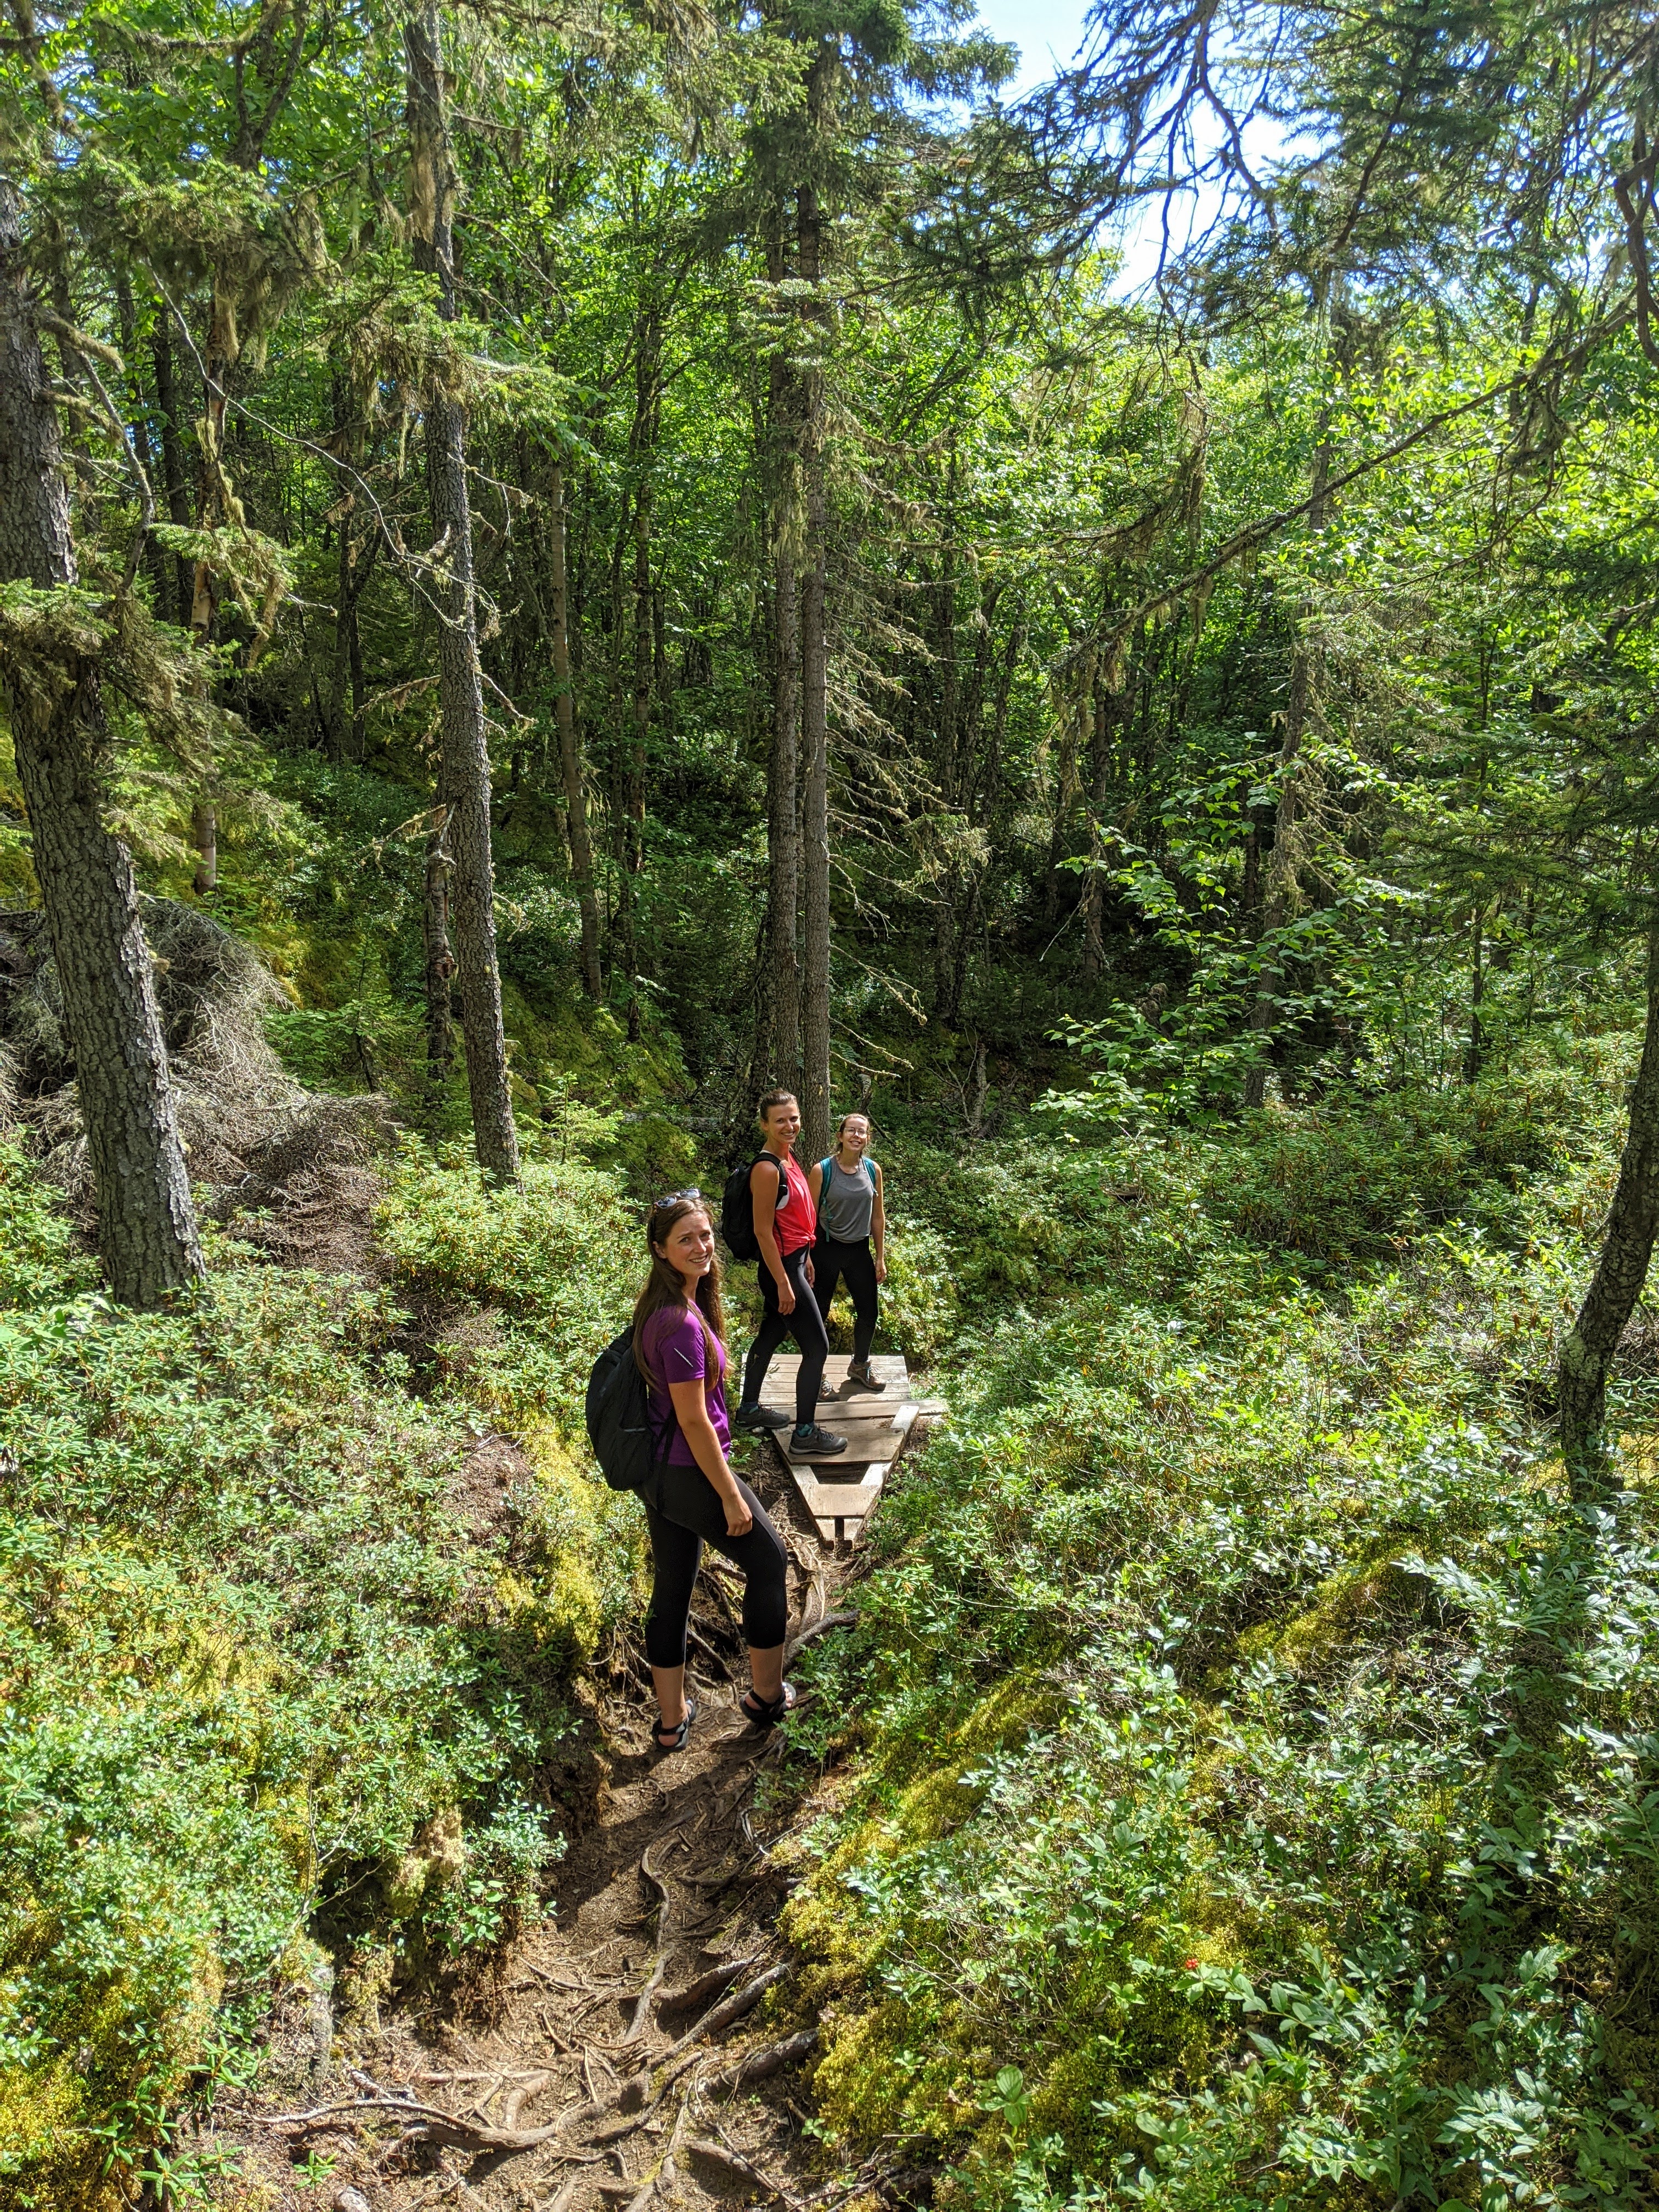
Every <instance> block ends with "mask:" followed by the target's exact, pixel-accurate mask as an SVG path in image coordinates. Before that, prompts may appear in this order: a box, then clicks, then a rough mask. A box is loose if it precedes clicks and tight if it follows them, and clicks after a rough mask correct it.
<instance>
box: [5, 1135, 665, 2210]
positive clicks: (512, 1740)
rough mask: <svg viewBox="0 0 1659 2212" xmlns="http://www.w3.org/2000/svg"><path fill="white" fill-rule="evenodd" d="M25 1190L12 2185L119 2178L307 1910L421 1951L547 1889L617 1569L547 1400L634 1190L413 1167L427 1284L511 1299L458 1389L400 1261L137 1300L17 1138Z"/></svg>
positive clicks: (9, 2134) (236, 2049) (565, 1394)
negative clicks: (507, 1334)
mask: <svg viewBox="0 0 1659 2212" xmlns="http://www.w3.org/2000/svg"><path fill="white" fill-rule="evenodd" d="M0 1188H3V1193H4V1200H5V1203H4V1204H3V1206H0V1295H3V1297H4V1299H5V1310H3V1311H0V1437H3V1439H4V1452H5V1463H6V1474H7V1479H6V1484H5V1495H4V1506H3V1512H0V1596H3V1603H0V1681H3V1682H4V1684H5V1705H4V1713H3V1723H0V2176H3V2177H6V2178H5V2179H3V2180H0V2196H3V2197H4V2199H5V2201H6V2202H7V2203H15V2204H18V2205H20V2206H23V2205H27V2204H31V2203H39V2204H41V2205H51V2206H52V2207H54V2208H57V2207H63V2206H69V2205H72V2204H77V2203H82V2202H84V2203H88V2204H89V2205H90V2204H93V2203H104V2202H105V2201H106V2196H107V2201H109V2202H111V2203H113V2202H115V2201H117V2197H118V2195H119V2194H120V2192H122V2191H125V2192H126V2193H127V2194H128V2195H130V2194H131V2187H132V2185H133V2183H134V2180H135V2179H136V2178H137V2176H138V2175H140V2174H142V2173H143V2172H145V2171H146V2170H148V2168H149V2163H150V2161H151V2160H153V2159H154V2158H155V2155H156V2146H157V2144H158V2143H159V2142H160V2140H161V2129H162V2125H163V2122H164V2119H165V2117H166V2115H167V2111H168V2109H169V2107H170V2106H173V2104H174V2103H176V2101H177V2100H178V2099H179V2097H180V2096H181V2094H183V2093H184V2092H185V2087H186V2085H187V2083H194V2084H195V2085H196V2086H197V2087H200V2086H201V2085H202V2084H203V2083H204V2081H205V2082H209V2083H210V2081H211V2080H212V2078H213V2077H214V2075H215V2072H216V2069H219V2068H221V2067H223V2066H230V2067H233V2068H237V2069H241V2068H244V2067H245V2065H246V2051H247V2050H248V2048H249V2047H250V2045H249V2039H250V2037H251V2036H252V2033H253V2031H254V2029H255V2027H257V2024H258V2021H260V2019H261V2018H262V2016H263V2015H264V2013H265V2012H266V2011H267V2010H268V2008H269V2007H270V2002H271V2001H272V1998H273V1996H274V1995H275V1994H276V1992H277V1991H279V1990H281V1988H282V1987H283V1985H284V1984H285V1983H286V1982H287V1981H289V1980H293V1979H299V1978H303V1977H305V1976H306V1975H307V1974H308V1973H309V1972H312V1971H313V1966H314V1961H315V1958H316V1955H317V1954H316V1952H315V1947H314V1945H313V1942H311V1940H310V1938H311V1932H312V1931H313V1929H318V1928H322V1929H325V1930H326V1932H327V1933H328V1934H329V1936H331V1939H332V1941H333V1942H335V1943H336V1945H337V1946H344V1945H345V1944H347V1943H349V1942H357V1943H359V1944H365V1943H366V1944H369V1945H380V1946H383V1947H385V1946H389V1947H391V1948H392V1952H393V1953H394V1954H396V1956H397V1957H398V1959H400V1960H402V1961H403V1964H404V1969H405V1970H406V1971H415V1970H416V1969H418V1970H419V1971H422V1972H434V1971H437V1970H438V1969H440V1968H441V1966H442V1965H443V1962H444V1961H445V1960H448V1959H452V1958H453V1957H455V1956H456V1955H458V1954H460V1953H462V1952H465V1950H467V1949H468V1948H476V1947H477V1946H479V1945H484V1944H489V1943H490V1942H494V1941H495V1940H496V1939H497V1938H498V1937H499V1936H500V1935H501V1931H502V1929H503V1928H504V1926H505V1925H506V1924H507V1921H508V1919H509V1917H510V1916H512V1915H513V1914H514V1913H516V1912H520V1911H527V1910H528V1911H533V1910H534V1909H535V1891H536V1882H535V1877H536V1874H537V1870H538V1868H539V1867H540V1866H541V1865H543V1864H544V1863H545V1862H546V1861H547V1859H548V1858H549V1857H550V1856H551V1855H552V1854H554V1853H556V1851H557V1850H558V1849H559V1848H560V1844H559V1838H558V1835H557V1833H556V1829H555V1827H554V1826H553V1825H552V1823H551V1820H550V1812H549V1804H548V1796H547V1790H546V1787H545V1784H544V1771H545V1768H546V1765H547V1761H548V1759H549V1758H550V1755H551V1754H552V1753H554V1751H555V1749H556V1747H557V1745H558V1744H559V1743H560V1741H562V1738H563V1737H564V1736H565V1735H567V1734H568V1731H569V1730H570V1729H571V1728H572V1726H573V1724H574V1712H573V1709H572V1707H571V1705H570V1704H569V1701H568V1695H567V1686H568V1680H569V1677H570V1674H571V1672H572V1669H573V1668H574V1667H576V1666H578V1665H580V1663H581V1662H582V1661H583V1660H584V1659H585V1658H586V1656H587V1655H588V1654H589V1653H590V1652H591V1651H592V1648H593V1644H594V1642H595V1639H596V1638H597V1637H598V1636H599V1633H600V1632H601V1631H602V1629H603V1627H604V1626H605V1623H606V1622H607V1621H608V1620H610V1619H611V1618H612V1617H614V1615H615V1613H617V1609H618V1607H620V1606H621V1605H622V1604H623V1603H624V1602H626V1601H627V1600H628V1597H629V1576H630V1573H631V1565H632V1559H631V1553H630V1550H629V1547H628V1545H627V1544H626V1543H623V1542H619V1541H617V1539H616V1537H615V1535H614V1534H613V1532H612V1529H611V1522H610V1516H611V1514H612V1511H613V1508H612V1505H611V1497H610V1493H609V1492H607V1491H606V1490H605V1488H604V1486H603V1485H601V1484H599V1483H597V1482H596V1481H595V1480H592V1478H591V1477H590V1476H589V1475H588V1474H586V1473H585V1472H584V1471H583V1468H582V1467H581V1466H580V1464H579V1463H578V1462H575V1461H574V1460H573V1459H572V1458H571V1457H570V1455H569V1453H568V1450H567V1449H566V1446H565V1443H564V1442H563V1438H562V1433H561V1431H560V1429H559V1427H558V1425H557V1420H556V1418H555V1417H554V1416H555V1413H557V1414H561V1415H568V1412H569V1410H570V1401H571V1394H572V1390H573V1389H574V1376H575V1371H576V1369H577V1367H578V1365H579V1364H580V1358H581V1349H580V1345H581V1340H582V1337H583V1332H584V1330H586V1334H587V1335H588V1336H593V1335H598V1334H606V1333H608V1332H609V1330H610V1329H611V1328H612V1327H613V1326H614V1316H612V1315H611V1313H609V1312H607V1311H605V1310H604V1301H605V1297H606V1295H607V1289H606V1285H607V1284H609V1283H611V1281H612V1279H613V1278H612V1277H611V1275H608V1274H605V1273H604V1272H603V1271H602V1270H599V1266H598V1260H597V1257H596V1256H593V1255H599V1254H602V1253H603V1252H605V1250H607V1249H609V1238H610V1235H611V1226H612V1218H613V1216H612V1207H613V1202H614V1200H613V1193H612V1190H611V1185H610V1184H609V1182H607V1181H606V1179H605V1177H603V1176H599V1175H598V1174H597V1173H595V1172H594V1171H592V1170H582V1171H580V1174H577V1175H574V1176H572V1177H570V1178H567V1179H566V1180H565V1181H563V1182H558V1180H557V1179H556V1177H554V1176H552V1175H551V1173H550V1172H549V1173H547V1174H538V1173H537V1172H534V1171H532V1177H531V1189H530V1193H529V1194H527V1195H526V1198H525V1199H524V1200H490V1199H486V1198H485V1197H484V1196H483V1194H481V1193H480V1192H479V1191H478V1189H477V1183H476V1180H475V1179H474V1178H471V1177H469V1176H466V1175H465V1174H464V1173H463V1172H462V1171H460V1170H438V1171H435V1172H431V1171H424V1179H423V1171H422V1170H421V1169H419V1168H418V1167H417V1165H416V1163H415V1162H414V1161H413V1160H412V1159H411V1160H410V1163H408V1164H407V1165H406V1167H405V1168H404V1170H401V1171H400V1173H399V1176H398V1178H396V1179H395V1180H394V1188H393V1192H392V1197H391V1200H390V1201H389V1213H390V1220H391V1233H392V1237H393V1240H394V1243H395V1244H396V1246H397V1249H398V1251H399V1254H400V1255H401V1261H402V1265H403V1267H404V1274H405V1281H406V1283H407V1284H409V1285H413V1284H414V1283H415V1282H416V1279H417V1278H418V1279H419V1280H420V1281H422V1282H423V1283H425V1284H427V1285H435V1284H438V1283H441V1284H442V1285H443V1286H444V1288H445V1291H446V1293H447V1295H448V1296H450V1297H452V1299H453V1301H455V1302H456V1304H458V1305H459V1303H460V1302H462V1301H471V1302H473V1307H472V1310H474V1311H475V1313H476V1300H477V1298H478V1297H480V1296H485V1295H488V1294H489V1291H491V1290H492V1288H493V1286H494V1281H495V1270H496V1269H497V1267H499V1268H500V1270H501V1274H502V1277H503V1279H504V1280H505V1282H506V1284H507V1290H508V1292H509V1294H510V1295H511V1297H513V1300H514V1302H515V1308H516V1310H517V1312H518V1313H519V1314H520V1315H521V1316H524V1317H525V1346H524V1347H522V1348H523V1350H524V1357H523V1358H522V1360H520V1361H519V1362H518V1363H516V1364H515V1363H514V1361H513V1358H512V1356H511V1355H512V1352H513V1346H512V1345H508V1346H506V1347H502V1346H496V1347H495V1348H494V1350H492V1351H490V1352H489V1356H488V1357H486V1358H482V1360H481V1362H480V1363H479V1364H478V1365H477V1368H476V1370H468V1371H466V1372H465V1373H462V1374H460V1375H459V1376H455V1377H447V1376H442V1375H439V1376H434V1374H433V1373H431V1372H430V1371H426V1372H422V1371H418V1362H416V1361H415V1360H414V1359H412V1358H411V1352H410V1346H411V1342H412V1339H411V1335H410V1325H409V1321H408V1316H407V1315H406V1313H405V1312H404V1310H402V1308H401V1307H400V1304H399V1301H400V1298H401V1297H403V1296H404V1291H403V1290H402V1289H401V1288H400V1287H398V1286H393V1287H389V1288H386V1289H380V1290H368V1289H365V1288H364V1287H362V1285H357V1284H355V1283H352V1282H349V1281H343V1280H338V1281H329V1280H325V1279H321V1278H319V1277H315V1276H307V1275H305V1274H301V1273H294V1272H284V1271H279V1270H276V1269H273V1268H270V1267H260V1266H257V1265H254V1264H252V1262H251V1260H250V1259H249V1258H248V1257H247V1256H246V1255H244V1254H243V1253H241V1252H240V1250H239V1248H237V1247H236V1246H235V1245H234V1244H230V1243H224V1242H223V1241H219V1242H218V1243H216V1244H215V1246H214V1248H213V1249H212V1251H211V1255H210V1256H211V1261H212V1272H211V1280H210V1286H209V1289H208V1291H206V1292H205V1293H204V1295H203V1296H202V1297H200V1298H199V1299H198V1300H197V1301H196V1302H194V1303H193V1304H190V1305H188V1306H185V1307H183V1308H181V1309H180V1310H178V1311H176V1312H173V1313H170V1314H166V1315H135V1314H131V1313H127V1312H124V1311H120V1310H116V1309H114V1308H112V1307H111V1306H110V1305H109V1304H107V1303H106V1301H105V1300H104V1299H103V1298H102V1297H100V1295H98V1294H97V1293H96V1292H95V1291H93V1290H92V1289H90V1287H89V1270H88V1266H87V1263H86V1262H85V1261H83V1260H81V1259H79V1258H77V1257H76V1256H75V1255H74V1254H73V1253H72V1251H71V1249H70V1244H69V1240H68V1238H67V1236H66V1234H65V1232H64V1229H63V1227H62V1225H61V1224H60V1223H59V1221H58V1218H57V1217H56V1216H55V1214H54V1213H53V1212H52V1207H51V1206H50V1205H49V1204H48V1203H47V1202H46V1194H45V1193H44V1192H43V1191H42V1190H41V1188H40V1186H39V1185H38V1183H37V1182H35V1181H34V1180H33V1177H32V1176H31V1173H30V1171H29V1170H28V1168H27V1165H26V1164H25V1163H24V1162H23V1160H22V1159H21V1156H20V1155H19V1154H18V1152H16V1150H15V1148H10V1149H7V1150H4V1151H3V1152H0ZM585 1240H586V1241H585ZM590 1247H591V1253H590ZM579 1251H580V1253H583V1254H589V1255H590V1257H593V1271H592V1272H591V1273H590V1274H589V1276H588V1277H586V1278H584V1277H583V1276H582V1275H581V1274H580V1273H578V1274H577V1275H575V1276H572V1275H571V1274H570V1273H568V1263H569V1262H570V1261H571V1260H572V1258H573V1255H577V1254H578V1252H579ZM582 1266H583V1267H584V1268H586V1267H587V1266H588V1261H587V1260H586V1259H584V1260H583V1262H582ZM515 1271H516V1272H515ZM532 1316H534V1317H536V1318H537V1319H538V1321H539V1322H542V1323H543V1324H545V1325H547V1326H548V1327H550V1328H555V1322H556V1328H555V1334H554V1340H552V1341H551V1342H550V1344H549V1345H547V1346H538V1345H537V1344H535V1343H534V1342H533V1341H532V1340H533V1338H534V1335H535V1330H534V1329H533V1328H532V1327H531V1326H530V1325H529V1324H530V1317H532ZM517 1325H518V1324H517V1323H516V1322H515V1327H516V1326H517ZM515 1342H516V1340H515ZM492 1363H494V1364H492ZM416 1384H418V1385H419V1386H420V1387H419V1389H418V1390H417V1389H416V1388H414V1387H413V1386H414V1385H416ZM481 1406H488V1407H497V1406H499V1407H501V1409H502V1412H503V1414H504V1415H510V1416H511V1419H510V1420H509V1419H505V1418H504V1419H502V1420H501V1421H498V1422H496V1423H495V1425H496V1426H498V1427H500V1426H505V1427H507V1428H509V1429H510V1430H512V1431H515V1432H517V1433H519V1434H520V1435H521V1436H522V1438H523V1442H524V1446H525V1449H524V1450H523V1451H522V1452H521V1453H517V1454H515V1453H513V1451H512V1450H511V1449H508V1448H506V1447H503V1446H501V1445H499V1444H493V1445H492V1444H490V1443H489V1439H488V1434H487V1427H486V1424H485V1422H484V1421H483V1420H481V1419H480V1418H479V1414H478V1411H477V1408H478V1407H481ZM481 1485H482V1486H483V1493H481Z"/></svg>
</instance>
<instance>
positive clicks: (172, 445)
mask: <svg viewBox="0 0 1659 2212" xmlns="http://www.w3.org/2000/svg"><path fill="white" fill-rule="evenodd" d="M171 313H172V309H171V308H170V307H168V306H167V302H166V301H162V302H161V307H160V308H159V309H158V311H157V313H156V317H155V335H154V337H152V338H151V340H150V359H151V361H152V362H153V363H154V364H155V404H156V407H157V410H158V411H159V412H160V414H161V476H162V480H163V482H164V483H165V484H166V486H167V520H168V521H169V522H171V523H173V525H174V526H175V527H176V528H178V529H179V530H187V529H188V528H189V527H190V493H189V491H188V489H186V487H185V447H184V440H183V438H182V436H181V435H180V433H179V422H181V420H182V419H183V418H182V416H181V415H180V412H179V385H178V380H177V378H176V377H175V376H174V374H173V334H172V330H171V327H170V325H169V322H168V317H169V316H170V314H171ZM190 595H191V580H190V563H189V562H188V561H186V560H185V556H184V555H183V554H182V553H176V554H174V555H173V595H172V597H173V619H174V621H176V622H177V623H179V627H180V628H181V629H182V628H183V627H184V626H185V624H186V623H188V621H189V619H190Z"/></svg>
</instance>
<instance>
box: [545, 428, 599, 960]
mask: <svg viewBox="0 0 1659 2212" xmlns="http://www.w3.org/2000/svg"><path fill="white" fill-rule="evenodd" d="M547 496H548V567H549V584H548V628H549V630H550V634H551V641H552V648H553V682H554V685H555V693H554V700H553V714H554V719H555V720H556V723H557V725H558V732H559V769H560V774H561V776H562V781H563V783H564V815H565V835H566V836H567V837H568V839H569V842H570V872H571V874H572V875H573V876H574V878H575V882H576V905H577V908H578V910H579V912H580V915H581V932H582V939H581V966H582V988H583V990H584V991H585V992H586V994H587V995H588V997H589V998H590V999H592V1000H593V1001H594V1002H595V1003H596V1004H597V1003H598V1001H599V998H600V996H601V995H602V994H603V991H604V987H605V986H604V982H603V980H602V979H601V977H600V975H599V901H598V900H597V898H595V896H594V895H593V846H592V839H591V838H590V836H589V835H588V829H587V793H586V778H585V776H584V775H583V772H582V755H581V740H580V735H579V733H578V732H577V728H576V694H575V690H574V679H573V677H572V672H571V666H570V579H569V566H568V560H567V557H566V546H565V516H564V471H563V470H562V469H561V468H555V470H554V471H553V473H552V478H551V482H550V485H549V489H548V495H547Z"/></svg>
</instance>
